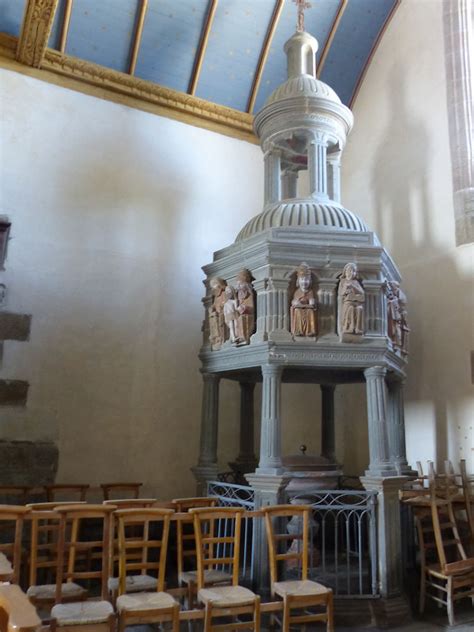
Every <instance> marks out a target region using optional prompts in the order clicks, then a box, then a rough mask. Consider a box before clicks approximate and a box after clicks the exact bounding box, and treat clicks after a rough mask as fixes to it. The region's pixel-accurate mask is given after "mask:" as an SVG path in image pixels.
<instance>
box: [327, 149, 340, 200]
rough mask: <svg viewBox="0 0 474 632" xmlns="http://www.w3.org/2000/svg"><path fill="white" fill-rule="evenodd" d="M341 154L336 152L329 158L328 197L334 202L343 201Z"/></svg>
mask: <svg viewBox="0 0 474 632" xmlns="http://www.w3.org/2000/svg"><path fill="white" fill-rule="evenodd" d="M341 153H342V152H340V151H335V152H332V153H330V154H328V156H327V163H328V167H327V168H328V195H329V199H331V200H334V202H340V201H341Z"/></svg>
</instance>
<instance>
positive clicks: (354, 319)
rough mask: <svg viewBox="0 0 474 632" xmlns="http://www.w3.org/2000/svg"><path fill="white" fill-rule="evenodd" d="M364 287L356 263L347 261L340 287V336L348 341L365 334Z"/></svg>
mask: <svg viewBox="0 0 474 632" xmlns="http://www.w3.org/2000/svg"><path fill="white" fill-rule="evenodd" d="M364 304H365V292H364V288H363V287H362V285H361V284H360V282H359V281H358V279H357V266H356V264H355V263H346V265H345V266H344V270H343V271H342V276H341V280H340V282H339V289H338V305H339V322H338V329H339V338H340V340H341V341H342V340H344V341H346V342H351V341H355V340H357V337H359V336H362V335H363V334H364Z"/></svg>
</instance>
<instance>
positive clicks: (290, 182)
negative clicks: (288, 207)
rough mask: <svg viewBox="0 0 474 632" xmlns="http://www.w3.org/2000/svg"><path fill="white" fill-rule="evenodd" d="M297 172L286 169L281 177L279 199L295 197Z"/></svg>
mask: <svg viewBox="0 0 474 632" xmlns="http://www.w3.org/2000/svg"><path fill="white" fill-rule="evenodd" d="M297 184H298V172H297V171H293V170H292V169H286V170H285V171H284V172H283V175H282V176H281V197H282V199H283V200H288V199H292V198H295V197H296V195H297Z"/></svg>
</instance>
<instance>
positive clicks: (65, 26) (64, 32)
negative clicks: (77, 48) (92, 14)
mask: <svg viewBox="0 0 474 632" xmlns="http://www.w3.org/2000/svg"><path fill="white" fill-rule="evenodd" d="M72 3H73V0H66V6H65V8H64V15H63V21H62V24H61V37H60V38H59V52H60V53H64V51H65V50H66V44H67V36H68V33H69V25H70V23H71V13H72Z"/></svg>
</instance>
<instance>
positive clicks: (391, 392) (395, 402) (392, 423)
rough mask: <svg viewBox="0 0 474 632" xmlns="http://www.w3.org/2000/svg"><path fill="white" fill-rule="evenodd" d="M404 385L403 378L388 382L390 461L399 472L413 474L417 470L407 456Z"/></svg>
mask: <svg viewBox="0 0 474 632" xmlns="http://www.w3.org/2000/svg"><path fill="white" fill-rule="evenodd" d="M403 385H404V382H403V380H393V381H391V382H388V383H387V389H388V443H389V452H390V461H391V462H392V463H394V464H395V467H396V468H397V472H398V473H399V474H402V475H407V476H412V475H414V474H415V472H413V470H412V469H411V468H410V466H409V465H408V462H407V457H406V444H405V409H404V403H403Z"/></svg>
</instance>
